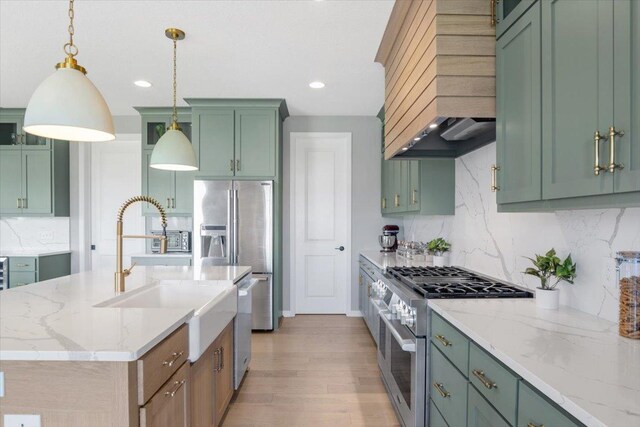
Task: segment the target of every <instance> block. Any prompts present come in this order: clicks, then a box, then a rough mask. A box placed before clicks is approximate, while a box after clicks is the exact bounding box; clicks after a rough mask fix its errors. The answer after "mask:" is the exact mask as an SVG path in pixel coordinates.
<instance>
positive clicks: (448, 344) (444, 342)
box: [436, 335, 452, 347]
mask: <svg viewBox="0 0 640 427" xmlns="http://www.w3.org/2000/svg"><path fill="white" fill-rule="evenodd" d="M436 339H437V340H438V341H440V342H441V343H442V345H443V346H445V347H451V345H452V344H451V342H450V341H449V340H447V339H446V338H445V337H444V335H436Z"/></svg>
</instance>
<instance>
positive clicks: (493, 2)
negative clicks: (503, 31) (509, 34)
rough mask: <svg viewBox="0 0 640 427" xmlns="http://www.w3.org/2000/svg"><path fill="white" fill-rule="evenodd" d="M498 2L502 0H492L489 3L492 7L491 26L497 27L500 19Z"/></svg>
mask: <svg viewBox="0 0 640 427" xmlns="http://www.w3.org/2000/svg"><path fill="white" fill-rule="evenodd" d="M498 3H500V0H491V1H490V3H489V8H490V9H491V26H492V27H495V26H496V24H497V23H498V22H500V20H499V19H498V17H497V13H496V9H497V8H498Z"/></svg>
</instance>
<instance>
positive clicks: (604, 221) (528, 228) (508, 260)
mask: <svg viewBox="0 0 640 427" xmlns="http://www.w3.org/2000/svg"><path fill="white" fill-rule="evenodd" d="M495 156H496V148H495V143H494V144H490V145H488V146H485V147H483V148H481V149H479V150H476V151H474V152H472V153H469V154H467V155H465V156H463V157H460V158H458V159H457V160H456V211H455V216H412V217H407V218H405V219H404V227H403V228H404V237H405V238H406V239H409V240H420V241H427V240H430V239H432V238H434V237H438V236H442V237H444V238H446V239H447V240H449V241H450V242H451V243H452V248H451V262H452V264H455V265H461V266H465V267H468V268H471V269H473V270H476V271H479V272H482V273H485V274H488V275H490V276H493V277H497V278H500V279H505V280H508V281H510V282H513V283H516V284H520V285H524V286H526V287H527V288H530V289H533V288H535V287H536V286H537V285H538V284H537V279H536V278H535V277H531V276H526V275H524V274H522V271H524V269H525V268H526V267H528V266H529V263H530V261H529V260H527V259H526V258H524V257H525V256H533V255H534V254H535V253H544V252H546V250H548V249H550V248H552V247H553V248H555V249H556V251H557V252H558V253H559V255H560V256H562V257H564V256H566V255H567V254H569V253H571V255H572V257H573V259H574V261H575V262H576V263H577V265H578V268H577V275H578V277H577V279H576V281H575V284H573V285H570V284H567V283H562V284H561V285H559V286H560V288H561V303H562V304H565V305H568V306H571V307H574V308H576V309H578V310H581V311H584V312H587V313H591V314H594V315H597V316H599V317H602V318H605V319H608V320H611V321H617V316H618V287H617V279H616V268H615V260H614V257H615V253H616V252H617V251H622V250H636V251H638V250H640V208H627V209H598V210H593V209H592V210H572V211H556V212H552V213H498V212H497V205H496V195H495V193H492V192H491V191H490V190H489V186H490V179H491V176H490V172H489V170H490V169H489V168H490V166H491V164H493V163H495Z"/></svg>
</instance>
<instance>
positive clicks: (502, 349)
mask: <svg viewBox="0 0 640 427" xmlns="http://www.w3.org/2000/svg"><path fill="white" fill-rule="evenodd" d="M429 307H431V308H432V309H433V311H435V312H437V313H438V314H440V315H441V316H442V317H444V318H445V319H446V320H448V321H449V322H450V323H451V324H452V325H454V326H455V327H457V328H458V329H460V331H462V332H463V333H464V334H466V335H467V336H469V337H470V338H471V339H472V340H473V341H475V342H476V343H477V344H479V345H480V346H481V347H482V348H484V349H485V350H486V351H488V352H489V353H491V354H492V355H493V356H495V357H496V358H497V359H498V360H500V361H501V362H502V363H504V364H505V365H506V366H508V367H509V368H511V369H512V370H513V371H514V372H516V373H517V374H518V375H520V376H521V377H522V378H524V379H525V380H526V381H527V382H529V383H530V384H532V385H533V386H534V387H535V388H537V389H538V390H540V391H541V392H542V393H544V394H545V395H547V396H548V397H549V398H550V399H551V400H552V401H554V402H555V403H556V404H558V405H559V406H560V407H562V408H564V409H565V410H566V411H567V412H569V413H570V414H572V415H573V416H574V417H576V418H577V419H578V420H580V421H581V422H583V423H584V424H586V425H587V426H610V427H618V426H619V427H622V426H640V340H631V339H627V338H623V337H621V336H619V335H618V326H617V324H615V323H612V322H609V321H607V320H603V319H600V318H598V317H595V316H592V315H589V314H586V313H583V312H580V311H577V310H574V309H571V308H568V307H560V309H559V310H543V309H539V308H537V307H536V304H535V300H533V299H477V300H473V299H466V300H442V299H438V300H429Z"/></svg>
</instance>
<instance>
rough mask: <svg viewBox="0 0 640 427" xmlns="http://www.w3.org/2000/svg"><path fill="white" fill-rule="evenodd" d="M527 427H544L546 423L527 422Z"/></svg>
mask: <svg viewBox="0 0 640 427" xmlns="http://www.w3.org/2000/svg"><path fill="white" fill-rule="evenodd" d="M527 427H544V424H540V425H538V424H534V423H529V424H527Z"/></svg>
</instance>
